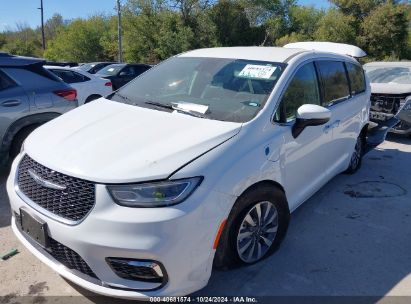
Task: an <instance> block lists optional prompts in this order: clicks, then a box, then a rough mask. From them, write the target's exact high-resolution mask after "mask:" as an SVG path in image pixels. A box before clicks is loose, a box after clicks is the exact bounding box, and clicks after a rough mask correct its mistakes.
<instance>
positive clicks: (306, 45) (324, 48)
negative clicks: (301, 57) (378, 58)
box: [284, 41, 367, 58]
mask: <svg viewBox="0 0 411 304" xmlns="http://www.w3.org/2000/svg"><path fill="white" fill-rule="evenodd" d="M284 47H285V48H291V49H294V48H300V49H305V50H312V51H321V52H328V53H334V54H340V55H348V56H351V57H355V58H361V57H365V56H367V53H366V52H364V51H363V50H362V49H360V48H359V47H358V46H355V45H351V44H345V43H335V42H324V41H307V42H294V43H289V44H286V45H284Z"/></svg>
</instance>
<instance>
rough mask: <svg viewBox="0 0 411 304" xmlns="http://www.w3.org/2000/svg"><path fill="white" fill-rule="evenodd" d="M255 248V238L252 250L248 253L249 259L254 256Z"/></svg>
mask: <svg viewBox="0 0 411 304" xmlns="http://www.w3.org/2000/svg"><path fill="white" fill-rule="evenodd" d="M254 249H255V241H254V240H253V246H252V247H251V249H250V252H249V253H248V259H249V260H251V259H252V258H253V254H254Z"/></svg>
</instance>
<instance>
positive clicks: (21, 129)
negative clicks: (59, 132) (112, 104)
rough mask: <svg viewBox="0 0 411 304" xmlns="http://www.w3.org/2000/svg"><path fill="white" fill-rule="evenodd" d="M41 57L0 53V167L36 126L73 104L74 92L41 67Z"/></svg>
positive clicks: (15, 151) (18, 149)
mask: <svg viewBox="0 0 411 304" xmlns="http://www.w3.org/2000/svg"><path fill="white" fill-rule="evenodd" d="M43 64H44V60H41V59H36V58H27V57H18V56H12V55H9V54H5V53H0V166H4V165H7V163H8V160H9V159H11V158H14V157H15V156H16V155H17V154H18V152H19V151H20V147H21V145H22V143H23V141H24V139H25V138H26V137H27V136H28V135H29V134H30V133H31V131H33V130H34V129H35V128H37V127H38V126H40V125H42V124H44V123H45V122H47V121H49V120H52V119H53V118H55V117H57V116H59V115H60V114H63V113H65V112H67V111H69V110H71V109H73V108H75V107H77V105H78V104H77V99H76V96H77V92H76V90H75V89H73V88H71V87H70V86H68V85H67V84H65V83H64V82H63V81H61V80H60V79H59V78H58V77H56V76H55V75H54V74H52V73H50V72H49V71H47V70H46V69H44V68H43Z"/></svg>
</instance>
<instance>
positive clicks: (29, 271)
mask: <svg viewBox="0 0 411 304" xmlns="http://www.w3.org/2000/svg"><path fill="white" fill-rule="evenodd" d="M5 179H6V176H5V175H4V174H3V175H2V176H0V253H5V252H7V251H9V250H10V249H12V248H18V249H19V251H21V253H20V254H18V255H16V256H14V257H13V258H11V259H10V260H8V261H0V296H3V298H0V303H1V304H3V303H4V304H6V303H16V302H20V303H21V302H22V299H25V300H26V301H23V302H27V301H29V302H33V303H44V302H56V301H57V298H49V297H46V296H53V295H54V296H62V295H64V296H81V297H82V298H81V299H80V298H79V297H73V298H66V300H68V299H72V300H73V303H78V302H79V301H80V300H81V303H87V302H93V301H94V302H101V303H105V302H106V303H111V302H112V301H111V300H109V299H107V298H98V299H97V298H93V294H91V293H89V292H86V291H84V290H82V289H81V288H79V287H76V286H73V285H71V284H69V283H67V282H66V281H65V280H64V279H62V278H61V277H60V276H58V275H57V274H56V273H54V272H53V271H52V270H50V269H49V268H48V267H46V266H45V265H43V264H42V263H41V262H39V261H38V260H37V259H36V258H35V257H33V256H32V255H31V254H30V253H28V252H27V251H26V250H25V249H24V248H23V246H22V245H20V244H19V242H18V241H17V239H16V238H15V237H14V235H13V234H12V232H11V228H10V225H9V212H10V211H9V206H8V200H7V195H6V193H5V189H4V184H5ZM410 189H411V139H407V138H392V137H391V138H389V139H388V141H386V142H384V143H383V144H381V145H380V146H378V147H377V148H376V149H375V150H372V151H371V152H370V153H368V154H367V155H366V157H365V159H364V163H363V167H362V169H361V170H360V172H359V173H357V174H355V175H353V176H347V175H339V176H337V177H335V178H334V179H333V180H332V181H331V182H329V183H328V184H327V185H326V186H325V187H324V188H323V189H322V190H320V191H319V192H318V193H317V194H316V195H315V196H313V197H312V198H311V199H310V200H309V201H307V202H306V203H305V204H304V205H302V206H301V207H300V208H299V209H298V210H297V211H296V212H295V213H294V214H293V215H292V220H291V224H290V229H289V232H288V235H287V238H286V240H285V241H284V243H283V245H282V247H281V248H280V251H279V252H277V253H276V254H274V255H273V256H272V257H270V258H269V259H266V260H265V261H263V262H261V263H258V264H256V265H253V266H251V267H247V268H241V269H237V270H232V271H227V272H220V271H214V273H213V275H212V278H211V280H210V282H209V284H208V286H207V287H206V288H205V289H203V290H201V291H200V292H198V293H197V294H198V295H233V296H239V295H244V296H245V295H248V296H264V295H276V296H277V295H279V296H308V295H311V296H340V295H344V296H375V297H383V296H386V295H396V296H400V295H401V296H411V242H410V239H411V193H410ZM19 295H30V296H32V297H30V298H20V297H17V296H19ZM4 296H7V297H4ZM397 299H398V298H397Z"/></svg>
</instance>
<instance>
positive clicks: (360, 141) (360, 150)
mask: <svg viewBox="0 0 411 304" xmlns="http://www.w3.org/2000/svg"><path fill="white" fill-rule="evenodd" d="M365 138H366V137H365V135H364V133H363V132H361V134H360V135H359V136H358V137H357V142H356V143H355V147H354V152H353V154H352V155H351V159H350V164H349V165H348V168H347V170H345V172H344V173H345V174H354V173H355V172H357V171H358V170H359V169H360V168H361V164H362V158H363V156H364V150H365V140H366V139H365Z"/></svg>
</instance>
